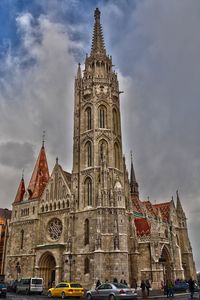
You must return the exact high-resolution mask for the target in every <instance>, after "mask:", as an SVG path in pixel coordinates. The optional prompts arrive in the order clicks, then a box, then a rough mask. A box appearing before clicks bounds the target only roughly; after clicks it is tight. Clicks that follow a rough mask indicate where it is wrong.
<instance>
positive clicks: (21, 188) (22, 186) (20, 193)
mask: <svg viewBox="0 0 200 300" xmlns="http://www.w3.org/2000/svg"><path fill="white" fill-rule="evenodd" d="M24 193H25V184H24V178H22V179H21V180H20V183H19V187H18V190H17V194H16V197H15V201H14V203H19V202H21V201H22V200H23V196H24Z"/></svg>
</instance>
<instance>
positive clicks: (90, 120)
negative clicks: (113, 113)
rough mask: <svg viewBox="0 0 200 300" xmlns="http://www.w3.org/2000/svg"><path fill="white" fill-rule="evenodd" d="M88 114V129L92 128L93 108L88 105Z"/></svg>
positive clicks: (86, 112) (86, 113)
mask: <svg viewBox="0 0 200 300" xmlns="http://www.w3.org/2000/svg"><path fill="white" fill-rule="evenodd" d="M85 115H86V130H90V129H92V110H91V108H90V107H88V108H87V109H86V111H85Z"/></svg>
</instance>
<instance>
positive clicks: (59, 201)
mask: <svg viewBox="0 0 200 300" xmlns="http://www.w3.org/2000/svg"><path fill="white" fill-rule="evenodd" d="M58 209H60V201H59V202H58Z"/></svg>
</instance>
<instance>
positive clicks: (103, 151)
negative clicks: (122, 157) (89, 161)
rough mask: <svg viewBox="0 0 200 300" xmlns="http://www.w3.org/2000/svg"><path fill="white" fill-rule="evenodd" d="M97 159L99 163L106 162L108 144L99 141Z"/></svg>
mask: <svg viewBox="0 0 200 300" xmlns="http://www.w3.org/2000/svg"><path fill="white" fill-rule="evenodd" d="M99 159H100V162H101V161H102V160H106V161H107V160H108V144H107V142H106V141H105V140H101V141H100V143H99Z"/></svg>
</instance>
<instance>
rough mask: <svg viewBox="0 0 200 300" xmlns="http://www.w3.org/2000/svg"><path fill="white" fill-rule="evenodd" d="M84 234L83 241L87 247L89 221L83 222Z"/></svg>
mask: <svg viewBox="0 0 200 300" xmlns="http://www.w3.org/2000/svg"><path fill="white" fill-rule="evenodd" d="M84 231H85V232H84V233H85V241H84V244H85V245H88V244H89V242H90V240H89V237H90V225H89V220H88V219H86V220H85V224H84Z"/></svg>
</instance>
